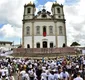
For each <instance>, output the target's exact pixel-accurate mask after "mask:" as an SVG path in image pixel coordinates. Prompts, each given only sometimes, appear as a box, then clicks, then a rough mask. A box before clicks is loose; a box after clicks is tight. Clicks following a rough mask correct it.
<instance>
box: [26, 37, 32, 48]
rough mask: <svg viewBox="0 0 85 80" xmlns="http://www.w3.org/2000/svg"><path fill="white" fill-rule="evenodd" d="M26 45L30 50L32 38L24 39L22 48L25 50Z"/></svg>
mask: <svg viewBox="0 0 85 80" xmlns="http://www.w3.org/2000/svg"><path fill="white" fill-rule="evenodd" d="M27 44H29V45H30V48H32V37H31V36H29V37H24V48H27Z"/></svg>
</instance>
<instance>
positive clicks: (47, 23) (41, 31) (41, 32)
mask: <svg viewBox="0 0 85 80" xmlns="http://www.w3.org/2000/svg"><path fill="white" fill-rule="evenodd" d="M36 26H40V35H43V26H46V30H47V35H49V26H53V34H54V35H55V24H54V22H53V21H38V22H37V21H36V22H35V23H34V30H35V31H34V34H35V35H36Z"/></svg>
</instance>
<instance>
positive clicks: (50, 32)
mask: <svg viewBox="0 0 85 80" xmlns="http://www.w3.org/2000/svg"><path fill="white" fill-rule="evenodd" d="M49 34H53V26H49Z"/></svg>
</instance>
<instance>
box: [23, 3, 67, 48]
mask: <svg viewBox="0 0 85 80" xmlns="http://www.w3.org/2000/svg"><path fill="white" fill-rule="evenodd" d="M51 11H52V13H51V12H49V11H46V9H44V8H43V9H42V10H41V11H39V12H38V13H37V15H35V4H34V3H33V4H32V3H28V4H26V5H24V15H23V20H22V21H23V26H22V46H23V48H54V47H62V46H63V45H64V46H66V45H67V36H66V25H65V18H64V11H63V5H60V4H58V3H57V2H55V3H53V4H52V7H51Z"/></svg>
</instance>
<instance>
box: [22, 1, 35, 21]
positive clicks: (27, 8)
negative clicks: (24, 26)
mask: <svg viewBox="0 0 85 80" xmlns="http://www.w3.org/2000/svg"><path fill="white" fill-rule="evenodd" d="M34 13H35V4H34V3H32V2H30V3H28V4H25V5H24V15H23V19H33V17H34Z"/></svg>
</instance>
